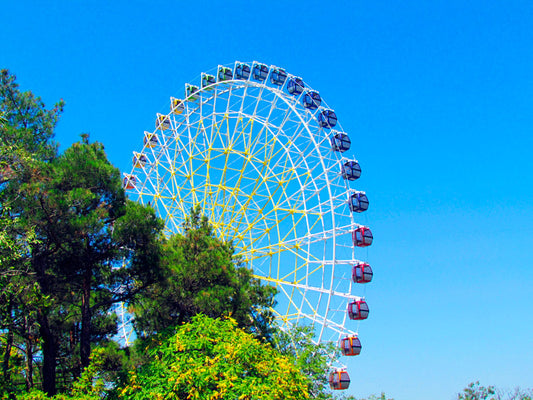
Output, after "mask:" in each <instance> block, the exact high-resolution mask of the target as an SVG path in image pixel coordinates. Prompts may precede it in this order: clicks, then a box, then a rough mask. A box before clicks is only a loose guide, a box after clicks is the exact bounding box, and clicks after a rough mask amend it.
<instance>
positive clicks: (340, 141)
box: [330, 132, 352, 153]
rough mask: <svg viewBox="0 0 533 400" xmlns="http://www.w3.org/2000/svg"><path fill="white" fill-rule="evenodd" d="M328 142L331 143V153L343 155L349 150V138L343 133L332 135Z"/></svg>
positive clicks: (350, 143) (350, 142)
mask: <svg viewBox="0 0 533 400" xmlns="http://www.w3.org/2000/svg"><path fill="white" fill-rule="evenodd" d="M330 141H331V149H332V150H333V151H338V152H340V153H344V152H345V151H348V150H350V146H351V145H352V141H351V140H350V137H349V136H348V135H347V134H346V133H343V132H336V133H334V134H333V136H332V137H331V139H330Z"/></svg>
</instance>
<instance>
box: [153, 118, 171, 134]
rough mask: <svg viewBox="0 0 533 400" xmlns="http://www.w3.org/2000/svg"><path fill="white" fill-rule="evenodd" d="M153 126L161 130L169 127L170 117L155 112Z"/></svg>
mask: <svg viewBox="0 0 533 400" xmlns="http://www.w3.org/2000/svg"><path fill="white" fill-rule="evenodd" d="M155 128H156V129H160V130H162V131H164V130H167V129H170V118H169V117H168V116H167V115H163V114H157V118H156V120H155Z"/></svg>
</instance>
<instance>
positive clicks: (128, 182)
mask: <svg viewBox="0 0 533 400" xmlns="http://www.w3.org/2000/svg"><path fill="white" fill-rule="evenodd" d="M122 183H123V185H124V189H127V190H131V189H135V185H136V184H137V180H136V179H135V177H134V176H133V175H125V176H124V180H123V181H122Z"/></svg>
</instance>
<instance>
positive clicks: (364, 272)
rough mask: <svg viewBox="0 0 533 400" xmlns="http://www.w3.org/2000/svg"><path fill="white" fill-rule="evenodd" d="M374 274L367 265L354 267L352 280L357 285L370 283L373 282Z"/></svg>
mask: <svg viewBox="0 0 533 400" xmlns="http://www.w3.org/2000/svg"><path fill="white" fill-rule="evenodd" d="M373 276H374V272H373V271H372V268H371V267H370V265H368V264H367V263H359V264H357V265H354V267H353V270H352V279H353V281H354V282H355V283H368V282H371V281H372V278H373Z"/></svg>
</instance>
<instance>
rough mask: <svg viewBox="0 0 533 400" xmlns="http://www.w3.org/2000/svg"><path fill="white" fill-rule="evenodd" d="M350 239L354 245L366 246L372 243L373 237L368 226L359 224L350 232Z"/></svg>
mask: <svg viewBox="0 0 533 400" xmlns="http://www.w3.org/2000/svg"><path fill="white" fill-rule="evenodd" d="M352 240H353V245H354V246H357V247H366V246H370V245H371V244H372V241H373V240H374V237H373V236H372V231H371V230H370V228H368V227H366V226H361V227H359V228H357V229H356V230H354V231H353V232H352Z"/></svg>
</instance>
